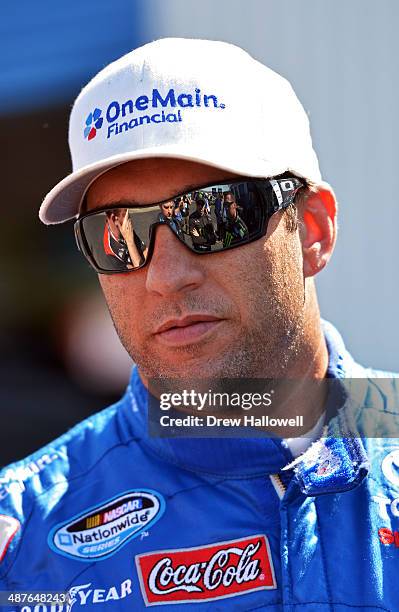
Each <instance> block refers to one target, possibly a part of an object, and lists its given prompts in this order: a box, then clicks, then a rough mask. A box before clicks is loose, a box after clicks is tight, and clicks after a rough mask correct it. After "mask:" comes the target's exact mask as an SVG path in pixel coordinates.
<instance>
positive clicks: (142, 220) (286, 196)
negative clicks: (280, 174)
mask: <svg viewBox="0 0 399 612" xmlns="http://www.w3.org/2000/svg"><path fill="white" fill-rule="evenodd" d="M300 186H301V183H300V182H299V181H298V180H297V179H285V180H266V179H260V180H253V181H241V182H236V183H230V184H221V185H212V186H210V187H203V188H201V190H200V191H199V190H196V191H193V192H189V193H185V194H183V195H181V196H176V198H174V200H173V201H168V202H163V203H160V204H156V205H155V204H154V205H150V206H147V205H145V206H136V207H126V208H110V209H107V210H101V211H98V212H94V213H88V214H87V215H84V216H83V217H82V218H80V219H78V221H77V222H76V225H75V231H76V236H77V241H78V244H79V246H80V248H81V250H82V251H83V253H84V254H85V256H86V257H87V259H88V260H89V262H90V264H91V265H92V266H93V267H94V268H95V269H96V270H97V271H98V272H105V273H113V272H127V271H129V270H134V269H137V268H140V267H142V266H143V265H144V264H145V263H146V261H147V258H148V256H149V255H150V254H151V253H150V251H151V248H152V247H153V238H152V235H153V232H154V230H155V228H156V227H157V226H159V225H162V224H165V225H167V226H168V227H169V228H170V229H171V230H172V232H173V233H174V234H175V236H176V237H177V238H178V239H179V240H180V241H181V242H182V243H183V244H184V245H185V246H186V247H188V248H189V249H190V250H191V251H193V252H195V253H213V252H219V251H223V250H225V249H228V248H232V247H235V246H240V245H243V244H247V243H248V242H251V241H253V240H256V239H258V238H259V237H260V236H262V235H264V234H265V233H266V229H267V221H268V219H269V218H270V217H271V215H272V214H273V213H274V212H275V211H276V210H279V209H280V208H284V207H286V206H287V205H288V204H289V203H291V202H292V200H293V197H294V195H295V192H296V191H297V189H298V188H299V187H300ZM175 202H178V203H179V204H180V205H178V206H175Z"/></svg>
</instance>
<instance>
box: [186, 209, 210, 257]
mask: <svg viewBox="0 0 399 612" xmlns="http://www.w3.org/2000/svg"><path fill="white" fill-rule="evenodd" d="M195 204H196V207H197V209H196V210H195V211H194V212H193V213H191V215H190V216H189V218H188V219H189V221H188V226H189V232H190V236H191V240H192V242H193V246H194V249H195V250H196V251H208V252H209V251H211V248H212V245H213V244H215V242H216V236H215V230H214V227H213V223H212V219H211V216H210V215H209V214H208V213H207V212H206V203H205V200H203V198H197V199H196V201H195Z"/></svg>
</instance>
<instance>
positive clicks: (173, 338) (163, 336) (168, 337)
mask: <svg viewBox="0 0 399 612" xmlns="http://www.w3.org/2000/svg"><path fill="white" fill-rule="evenodd" d="M223 320H224V319H220V318H219V317H215V316H213V315H207V314H196V315H190V316H187V317H183V318H182V319H169V320H168V321H165V322H164V323H162V325H160V326H159V327H158V329H157V330H156V332H155V336H156V337H157V338H158V339H159V340H160V341H161V342H163V343H165V344H168V345H171V344H190V343H192V342H195V341H196V340H199V339H200V338H201V337H202V336H204V335H205V334H206V333H208V332H210V331H212V330H214V329H216V327H217V326H219V325H220V323H222V321H223Z"/></svg>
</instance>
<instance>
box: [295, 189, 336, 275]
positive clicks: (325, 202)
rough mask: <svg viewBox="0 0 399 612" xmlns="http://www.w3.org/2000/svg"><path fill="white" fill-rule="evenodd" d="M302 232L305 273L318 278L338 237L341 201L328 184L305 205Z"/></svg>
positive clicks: (315, 191)
mask: <svg viewBox="0 0 399 612" xmlns="http://www.w3.org/2000/svg"><path fill="white" fill-rule="evenodd" d="M302 207H303V213H302V224H301V230H300V236H301V242H302V253H303V273H304V276H305V278H307V277H311V276H315V275H316V274H317V273H318V272H320V270H322V269H323V268H324V266H325V265H326V264H327V262H328V261H329V259H330V257H331V255H332V252H333V250H334V246H335V240H336V237H337V201H336V199H335V195H334V192H333V191H332V189H331V187H330V186H329V185H327V184H324V185H317V186H316V187H315V188H314V189H312V191H310V192H309V194H308V195H307V196H305V198H304V201H303V203H302Z"/></svg>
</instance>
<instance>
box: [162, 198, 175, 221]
mask: <svg viewBox="0 0 399 612" xmlns="http://www.w3.org/2000/svg"><path fill="white" fill-rule="evenodd" d="M174 207H175V205H174V202H165V203H164V204H161V211H162V212H163V214H164V216H165V217H166V218H167V219H171V218H172V216H173V210H174Z"/></svg>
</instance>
